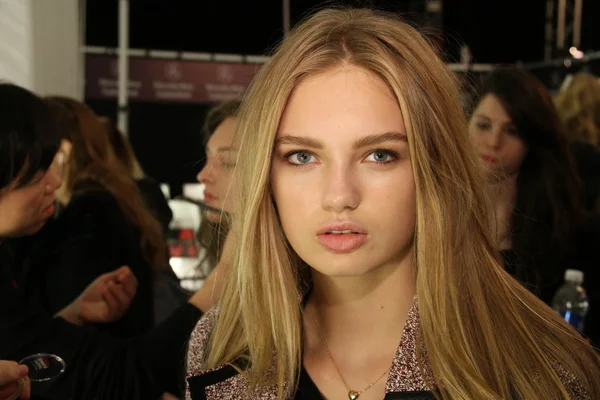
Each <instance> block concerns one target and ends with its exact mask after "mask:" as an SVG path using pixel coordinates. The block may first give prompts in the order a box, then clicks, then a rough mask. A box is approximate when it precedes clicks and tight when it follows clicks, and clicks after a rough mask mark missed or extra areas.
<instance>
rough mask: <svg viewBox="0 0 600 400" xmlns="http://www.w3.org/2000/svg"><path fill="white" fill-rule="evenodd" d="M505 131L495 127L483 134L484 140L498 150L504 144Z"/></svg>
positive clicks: (490, 146)
mask: <svg viewBox="0 0 600 400" xmlns="http://www.w3.org/2000/svg"><path fill="white" fill-rule="evenodd" d="M503 137H504V132H503V131H502V129H500V128H494V129H492V130H490V131H489V132H488V133H487V134H485V135H483V142H484V143H485V145H486V146H487V147H489V148H491V149H494V150H497V149H499V148H500V147H501V146H502V139H503Z"/></svg>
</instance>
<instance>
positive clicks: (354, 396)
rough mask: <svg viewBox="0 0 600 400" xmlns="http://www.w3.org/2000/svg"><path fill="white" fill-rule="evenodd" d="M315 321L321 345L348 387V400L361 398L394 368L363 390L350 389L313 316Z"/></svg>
mask: <svg viewBox="0 0 600 400" xmlns="http://www.w3.org/2000/svg"><path fill="white" fill-rule="evenodd" d="M313 320H314V321H315V326H316V327H317V332H318V333H319V337H320V338H321V343H322V344H323V347H324V348H325V351H326V352H327V355H328V356H329V359H330V360H331V363H332V364H333V366H334V368H335V370H336V371H337V373H338V375H339V376H340V378H341V379H342V382H343V383H344V386H346V390H348V399H350V400H355V399H357V398H358V396H360V395H361V394H362V393H364V392H366V391H367V390H369V389H371V388H372V387H373V385H375V384H376V383H377V382H379V380H380V379H381V378H383V377H384V376H385V374H387V373H388V371H389V370H390V368H392V366H391V365H390V366H389V367H388V368H386V370H385V371H383V374H381V375H379V378H377V379H375V380H374V381H373V382H371V383H370V384H369V385H367V386H366V387H365V388H363V389H362V390H358V391H356V390H352V389H350V386H349V385H348V384H347V383H346V380H345V379H344V376H343V375H342V373H341V372H340V369H339V368H338V366H337V364H336V363H335V360H334V359H333V356H332V355H331V352H330V351H329V346H327V342H326V341H325V338H324V337H323V332H321V327H320V326H319V322H318V321H317V318H316V317H315V316H313Z"/></svg>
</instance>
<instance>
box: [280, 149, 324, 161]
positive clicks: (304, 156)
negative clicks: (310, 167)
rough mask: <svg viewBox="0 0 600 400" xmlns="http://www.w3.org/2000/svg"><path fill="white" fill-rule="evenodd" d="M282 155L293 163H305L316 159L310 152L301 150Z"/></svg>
mask: <svg viewBox="0 0 600 400" xmlns="http://www.w3.org/2000/svg"><path fill="white" fill-rule="evenodd" d="M284 157H285V158H287V160H288V161H289V162H290V163H291V164H294V165H306V164H311V163H313V162H315V161H316V157H315V156H314V155H313V154H312V153H310V152H308V151H303V150H298V151H293V152H291V153H287V154H286V155H285V156H284Z"/></svg>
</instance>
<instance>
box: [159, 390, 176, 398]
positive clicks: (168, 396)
mask: <svg viewBox="0 0 600 400" xmlns="http://www.w3.org/2000/svg"><path fill="white" fill-rule="evenodd" d="M160 400H179V399H178V398H177V397H175V396H173V395H172V394H171V393H167V392H165V393H163V395H162V397H161V398H160Z"/></svg>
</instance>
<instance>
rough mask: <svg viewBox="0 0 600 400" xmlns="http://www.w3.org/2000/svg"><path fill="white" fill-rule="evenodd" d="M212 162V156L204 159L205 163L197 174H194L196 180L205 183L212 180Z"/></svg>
mask: <svg viewBox="0 0 600 400" xmlns="http://www.w3.org/2000/svg"><path fill="white" fill-rule="evenodd" d="M213 164H214V161H213V159H212V158H207V159H206V164H204V167H202V169H201V170H200V172H198V175H196V179H197V180H198V182H200V183H207V182H212V181H214V165H213Z"/></svg>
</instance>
